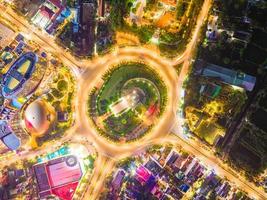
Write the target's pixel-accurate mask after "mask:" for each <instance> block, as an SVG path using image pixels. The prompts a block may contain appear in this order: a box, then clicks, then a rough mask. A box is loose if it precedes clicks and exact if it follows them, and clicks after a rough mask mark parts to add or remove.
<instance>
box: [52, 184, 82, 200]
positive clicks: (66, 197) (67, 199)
mask: <svg viewBox="0 0 267 200" xmlns="http://www.w3.org/2000/svg"><path fill="white" fill-rule="evenodd" d="M78 184H79V182H76V183H71V184H68V185H64V186H62V187H59V188H55V189H52V193H53V194H54V195H56V196H57V197H59V198H60V199H62V200H72V197H73V195H74V193H75V190H76V188H77V186H78Z"/></svg>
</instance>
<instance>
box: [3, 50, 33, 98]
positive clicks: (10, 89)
mask: <svg viewBox="0 0 267 200" xmlns="http://www.w3.org/2000/svg"><path fill="white" fill-rule="evenodd" d="M37 61H38V57H37V55H36V54H34V53H33V52H28V53H25V54H23V55H22V56H20V57H19V58H18V59H17V60H16V61H15V62H14V63H13V64H12V66H11V67H10V68H9V70H8V71H7V73H6V74H5V75H4V78H3V81H2V94H3V96H4V97H5V98H13V97H15V96H16V95H17V94H18V93H20V92H21V91H22V89H23V86H24V85H25V83H26V82H27V81H28V80H29V79H30V77H31V75H32V73H33V72H34V71H35V65H36V63H37Z"/></svg>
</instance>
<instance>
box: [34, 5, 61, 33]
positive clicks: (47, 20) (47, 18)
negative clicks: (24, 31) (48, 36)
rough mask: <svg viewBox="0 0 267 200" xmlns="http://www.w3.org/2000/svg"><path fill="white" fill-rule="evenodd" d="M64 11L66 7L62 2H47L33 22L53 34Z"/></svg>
mask: <svg viewBox="0 0 267 200" xmlns="http://www.w3.org/2000/svg"><path fill="white" fill-rule="evenodd" d="M64 9H65V5H64V4H63V1H61V0H45V1H44V3H43V4H42V5H41V6H40V8H39V9H38V11H37V13H36V14H35V15H34V16H33V17H32V19H31V20H32V22H33V23H34V24H35V25H37V26H38V27H40V28H42V29H44V30H46V31H47V32H48V33H51V32H53V29H54V25H55V22H56V19H57V17H58V16H59V15H60V14H61V12H62V11H63V10H64Z"/></svg>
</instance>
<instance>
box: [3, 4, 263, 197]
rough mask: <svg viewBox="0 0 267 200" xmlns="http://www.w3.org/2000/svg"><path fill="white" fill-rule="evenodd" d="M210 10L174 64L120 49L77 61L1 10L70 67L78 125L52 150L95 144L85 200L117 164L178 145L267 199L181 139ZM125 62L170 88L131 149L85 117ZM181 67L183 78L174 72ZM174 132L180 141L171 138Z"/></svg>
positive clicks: (133, 49) (203, 12)
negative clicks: (143, 66)
mask: <svg viewBox="0 0 267 200" xmlns="http://www.w3.org/2000/svg"><path fill="white" fill-rule="evenodd" d="M210 6H211V0H205V1H204V4H203V6H202V8H201V10H200V13H199V16H198V18H197V23H196V27H195V29H194V31H193V33H192V39H191V41H190V42H189V43H188V45H187V48H186V50H185V52H184V53H183V54H182V55H180V56H177V58H175V59H173V60H168V59H166V58H163V57H161V56H160V55H158V53H157V52H155V51H153V50H151V49H146V48H143V47H125V48H116V50H115V51H114V52H112V53H110V54H107V55H105V56H103V57H96V58H94V59H93V60H77V59H76V58H75V57H73V56H72V55H71V54H70V53H68V52H67V51H66V50H65V49H63V48H62V47H59V46H58V45H57V44H56V42H55V39H54V38H53V37H51V36H49V35H48V34H46V33H44V32H43V31H41V30H39V29H36V28H35V27H34V26H32V25H31V24H29V23H28V22H27V21H26V20H25V19H24V18H23V17H21V16H18V15H17V14H16V13H15V12H14V11H13V10H12V9H10V8H8V7H4V6H3V5H0V11H1V14H0V16H1V17H2V18H3V19H4V20H6V21H8V22H10V23H11V24H12V25H13V26H14V27H16V28H17V29H18V31H20V32H22V33H24V35H26V36H27V37H28V39H31V40H33V41H35V42H36V43H38V44H39V45H40V46H41V47H42V48H43V49H44V50H45V51H47V52H49V53H51V54H52V55H55V57H57V58H59V59H60V60H61V61H62V62H63V63H64V64H65V65H66V66H69V67H70V68H71V69H72V71H73V72H74V74H75V75H76V78H77V95H76V99H75V102H74V103H75V117H76V120H75V124H74V126H73V127H72V129H70V130H69V131H68V132H67V133H66V136H65V137H63V139H62V140H58V141H57V142H56V143H55V144H54V145H51V144H50V146H55V145H57V144H60V143H62V142H64V141H66V140H74V139H73V138H75V140H79V139H80V140H83V138H86V139H87V140H88V141H91V142H92V143H93V145H94V146H95V148H96V150H97V152H98V153H99V157H98V159H97V160H96V162H95V169H94V173H93V175H92V179H91V184H90V185H89V187H88V190H87V191H86V193H85V196H84V198H83V199H97V198H98V195H99V193H100V192H101V189H102V187H103V184H104V180H105V178H106V176H107V175H108V173H109V172H111V170H112V168H113V167H114V165H115V163H116V161H118V160H120V159H122V158H125V157H127V156H131V155H133V154H137V153H138V152H140V151H143V150H144V149H146V148H147V147H148V146H150V145H153V144H157V143H162V142H163V141H167V142H171V143H174V144H175V143H176V144H177V143H179V144H180V145H181V146H182V147H183V148H185V150H187V151H188V152H190V153H192V154H194V155H196V156H197V157H198V158H200V160H202V161H203V162H205V163H206V164H208V165H209V166H213V167H214V168H215V169H216V171H217V172H218V173H219V175H220V176H224V177H227V178H228V179H229V180H231V181H232V182H234V183H235V184H237V185H239V186H240V188H242V189H243V190H244V191H246V192H248V194H250V195H251V196H253V197H256V198H258V199H267V195H266V194H265V193H264V192H263V191H262V190H261V189H259V188H257V187H256V186H254V185H253V184H251V183H249V182H248V181H246V180H245V179H244V178H243V177H239V176H238V175H237V174H234V173H233V172H232V170H231V169H229V168H228V167H227V166H225V165H224V164H223V163H221V161H220V160H218V158H217V157H216V156H214V155H213V154H212V153H211V152H209V151H207V150H205V148H203V146H201V144H200V143H198V142H196V141H194V140H188V141H187V140H185V139H183V136H182V134H181V133H182V131H183V130H182V124H183V119H182V118H179V116H177V115H176V109H177V105H178V104H179V102H180V101H181V98H182V97H181V91H182V84H183V82H184V80H185V79H186V77H187V75H188V73H189V70H190V65H191V60H192V58H193V56H194V53H195V49H196V47H197V46H196V45H197V43H198V38H199V34H200V30H201V27H202V25H203V22H204V21H205V19H206V18H207V16H208V11H209V9H210ZM127 60H139V61H140V60H141V61H144V62H146V63H148V64H149V65H150V66H151V67H153V68H154V69H155V70H157V71H158V72H159V74H160V76H161V77H162V79H163V80H164V81H165V84H166V86H167V88H168V102H167V107H166V111H165V113H164V115H163V116H162V117H161V118H160V119H159V121H158V122H157V123H156V124H155V127H154V128H153V130H152V133H150V134H147V135H146V136H145V137H144V138H142V139H140V140H139V141H137V142H132V143H130V144H119V148H118V144H115V143H113V142H110V141H108V140H106V139H105V138H103V137H101V136H99V134H98V133H97V132H96V130H95V129H94V126H93V125H92V124H90V120H88V116H87V105H86V102H87V98H88V94H89V91H90V90H91V89H92V88H93V87H94V86H95V85H96V84H98V83H99V81H100V80H101V76H102V75H103V73H104V72H105V71H106V70H107V69H108V68H109V67H110V66H113V65H116V64H118V63H120V62H121V61H127ZM180 63H183V65H182V69H181V72H180V74H179V76H177V73H176V71H175V69H174V67H173V66H175V65H177V64H180ZM170 132H174V133H175V134H176V136H174V135H171V134H169V133H170ZM50 146H49V147H47V148H43V149H41V150H38V151H35V152H34V151H30V152H26V153H25V154H23V155H22V156H20V157H19V156H16V155H15V156H13V157H12V159H10V160H9V161H8V163H9V162H10V163H11V162H12V161H15V160H16V159H22V158H28V157H29V156H32V157H33V156H35V155H39V154H41V153H43V152H47V151H49V150H50V149H52V147H50ZM8 163H7V162H4V161H0V165H4V164H8Z"/></svg>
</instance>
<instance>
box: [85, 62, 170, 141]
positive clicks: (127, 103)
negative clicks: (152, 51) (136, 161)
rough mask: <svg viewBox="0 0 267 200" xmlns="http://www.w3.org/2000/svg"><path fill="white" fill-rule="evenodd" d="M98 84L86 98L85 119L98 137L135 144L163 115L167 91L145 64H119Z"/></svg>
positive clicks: (156, 75)
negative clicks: (96, 131) (95, 129)
mask: <svg viewBox="0 0 267 200" xmlns="http://www.w3.org/2000/svg"><path fill="white" fill-rule="evenodd" d="M102 80H103V84H102V85H101V86H99V87H94V89H93V90H92V91H91V92H90V95H89V98H88V115H89V117H90V119H91V120H92V122H93V123H94V125H95V126H96V128H97V130H98V132H99V134H100V135H102V136H104V137H107V138H109V139H110V140H112V141H114V142H121V143H123V142H131V141H133V140H137V139H139V138H141V137H142V136H144V135H145V134H146V133H148V132H149V131H150V130H151V129H152V128H153V126H154V124H155V123H156V121H157V119H158V117H160V115H162V114H163V113H164V108H165V103H166V101H167V99H166V98H167V88H166V86H165V84H164V82H163V81H162V79H161V78H160V77H159V75H158V74H157V73H156V72H155V71H154V70H152V69H151V68H150V67H149V66H148V65H146V64H145V63H142V62H122V63H120V64H119V65H117V66H113V67H111V68H110V69H109V70H108V71H107V72H106V73H105V74H104V75H103V77H102Z"/></svg>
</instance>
